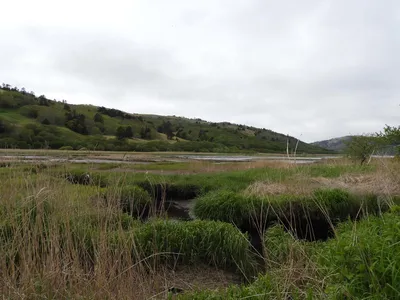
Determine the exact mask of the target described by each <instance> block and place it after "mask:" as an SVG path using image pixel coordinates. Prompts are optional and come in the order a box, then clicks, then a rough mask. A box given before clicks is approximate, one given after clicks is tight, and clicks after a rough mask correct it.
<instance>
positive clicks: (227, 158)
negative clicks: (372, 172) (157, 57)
mask: <svg viewBox="0 0 400 300" xmlns="http://www.w3.org/2000/svg"><path fill="white" fill-rule="evenodd" d="M331 158H337V156H318V157H301V156H298V157H286V156H251V155H196V154H185V155H168V156H163V157H162V158H160V157H158V158H157V157H155V158H152V159H151V160H149V161H144V160H141V159H140V160H139V159H137V160H136V159H135V158H134V157H132V156H131V157H129V159H110V158H90V157H84V156H83V157H72V158H69V157H66V156H49V155H1V156H0V161H19V162H33V161H37V162H56V163H57V162H70V163H88V164H90V163H95V164H99V163H119V164H149V163H152V162H160V161H163V162H185V161H191V160H194V161H212V162H216V163H224V162H252V161H266V160H271V161H282V162H288V163H296V164H304V163H315V162H317V161H321V160H324V159H331Z"/></svg>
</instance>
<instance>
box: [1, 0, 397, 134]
mask: <svg viewBox="0 0 400 300" xmlns="http://www.w3.org/2000/svg"><path fill="white" fill-rule="evenodd" d="M120 2H121V3H119V4H120V5H121V7H122V8H121V11H122V9H123V7H126V10H124V11H123V14H122V16H121V19H118V17H113V16H111V15H110V16H108V15H107V18H104V22H102V21H101V20H102V18H101V16H96V25H98V27H95V26H89V25H87V24H86V23H82V26H81V28H79V26H78V25H79V24H80V23H78V24H74V25H76V26H74V27H69V26H68V24H64V23H60V24H56V26H54V27H53V26H51V27H50V26H44V25H43V24H39V25H36V26H33V25H32V24H25V25H24V26H22V27H18V28H17V27H15V28H14V31H15V32H14V34H16V35H18V36H21V39H24V40H25V41H29V43H25V44H24V45H26V44H29V48H28V47H27V48H23V47H22V48H21V45H19V44H18V43H16V42H15V39H12V38H11V36H12V35H10V37H9V38H8V39H7V38H6V39H3V40H0V49H7V50H6V51H4V50H2V53H1V54H2V57H6V58H7V62H6V63H5V64H4V65H3V66H4V67H3V68H2V69H1V70H0V76H1V77H4V79H3V78H2V80H3V81H7V80H11V81H13V82H17V83H18V84H23V85H25V86H27V87H28V88H30V87H31V86H32V89H34V88H37V89H39V90H40V91H38V93H45V94H46V95H47V93H49V94H52V95H54V97H63V98H67V99H68V100H71V101H79V102H88V101H89V102H91V103H93V104H99V105H108V106H113V107H117V108H120V109H124V110H128V111H131V112H141V113H160V114H170V115H181V116H187V117H201V118H203V119H207V120H210V121H235V122H239V123H247V124H249V125H256V126H259V127H265V128H270V129H272V130H276V131H278V132H282V133H288V134H291V135H295V136H298V137H301V138H302V139H304V140H306V141H313V140H320V139H324V138H330V137H335V136H339V135H347V134H349V133H352V134H356V133H362V132H369V131H377V130H380V129H381V127H383V126H384V124H385V123H391V122H392V124H393V122H398V121H397V119H396V116H397V115H398V109H399V106H398V104H399V103H396V102H398V95H399V92H400V87H399V86H398V70H399V68H400V58H399V56H398V53H399V52H400V36H399V35H398V34H397V31H398V28H399V25H400V17H399V16H400V4H399V3H398V2H397V1H392V0H390V1H389V0H388V1H384V3H382V2H377V1H372V0H370V1H361V0H357V1H351V2H349V1H344V0H336V1H333V0H326V1H315V0H307V1H281V2H276V1H261V0H251V1H250V0H246V1H244V0H237V1H225V0H224V1H218V2H216V1H202V2H198V3H189V2H186V1H170V2H168V4H167V3H165V2H162V1H156V0H154V1H149V2H147V1H144V2H138V3H140V5H139V6H138V7H139V8H140V9H141V10H140V12H137V11H133V10H132V11H131V10H130V9H131V8H132V7H131V6H130V5H128V4H126V3H127V2H126V3H124V2H123V1H120ZM130 14H134V16H135V17H132V18H129V16H130ZM82 15H84V13H83V12H82ZM88 19H90V14H89V15H88ZM117 19H118V20H117ZM114 21H115V24H117V25H115V26H114ZM117 21H118V22H117ZM60 22H61V21H60ZM71 22H73V20H71ZM77 22H78V21H77ZM80 22H81V21H80ZM0 25H1V21H0ZM113 26H114V27H113ZM0 33H1V30H0ZM2 43H8V44H7V45H8V47H4V45H6V44H4V45H3V44H2ZM34 75H36V76H34ZM13 82H11V83H13ZM57 91H58V92H57ZM49 96H50V95H49ZM86 99H87V100H86ZM85 100H86V101H85ZM396 110H397V114H396ZM393 125H396V123H394V124H393Z"/></svg>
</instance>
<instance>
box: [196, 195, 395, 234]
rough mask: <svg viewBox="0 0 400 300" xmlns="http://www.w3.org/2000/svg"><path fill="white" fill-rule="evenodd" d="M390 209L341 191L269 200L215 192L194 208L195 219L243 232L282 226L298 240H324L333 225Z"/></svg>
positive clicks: (374, 199) (374, 198) (376, 200)
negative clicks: (277, 225) (232, 225)
mask: <svg viewBox="0 0 400 300" xmlns="http://www.w3.org/2000/svg"><path fill="white" fill-rule="evenodd" d="M388 208H389V205H388V204H387V202H386V200H385V199H381V198H378V197H377V196H374V195H352V194H349V193H348V192H347V191H344V190H340V189H319V190H316V191H315V192H314V193H313V195H312V196H309V197H305V196H291V195H280V196H271V197H268V198H259V197H252V196H245V195H243V194H238V193H233V192H230V191H224V190H222V191H216V192H211V193H208V194H206V195H204V196H202V197H200V198H198V200H197V202H196V203H195V206H194V210H193V212H194V214H195V216H196V217H197V218H200V219H208V220H219V221H224V222H230V223H233V224H235V225H236V226H238V227H239V228H241V229H242V230H250V231H254V230H258V231H260V230H261V231H264V229H265V228H267V227H268V226H270V225H271V224H274V223H281V224H283V225H285V227H286V228H288V229H290V230H292V231H293V232H294V233H296V234H297V235H298V236H299V237H301V238H308V239H320V238H327V237H328V233H329V231H331V230H332V228H333V225H335V224H337V223H338V222H341V221H345V220H347V219H348V218H352V219H355V218H359V217H362V216H365V215H368V214H377V213H380V212H382V211H386V210H387V209H388Z"/></svg>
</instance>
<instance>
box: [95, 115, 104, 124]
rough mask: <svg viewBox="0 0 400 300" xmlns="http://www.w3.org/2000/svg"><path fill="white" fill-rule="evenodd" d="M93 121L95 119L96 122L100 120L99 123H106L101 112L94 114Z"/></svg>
mask: <svg viewBox="0 0 400 300" xmlns="http://www.w3.org/2000/svg"><path fill="white" fill-rule="evenodd" d="M93 121H95V122H96V123H97V122H98V123H101V124H104V119H103V116H102V115H101V114H99V113H96V114H95V115H94V117H93Z"/></svg>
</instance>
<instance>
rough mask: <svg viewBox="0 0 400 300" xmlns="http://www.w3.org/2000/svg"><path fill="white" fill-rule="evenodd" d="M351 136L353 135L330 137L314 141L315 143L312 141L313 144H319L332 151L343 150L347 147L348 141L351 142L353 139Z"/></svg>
mask: <svg viewBox="0 0 400 300" xmlns="http://www.w3.org/2000/svg"><path fill="white" fill-rule="evenodd" d="M351 138H352V136H350V135H348V136H342V137H338V138H333V139H329V140H324V141H318V142H314V143H311V145H314V146H318V147H321V148H325V149H328V150H332V151H338V152H341V151H344V150H345V149H346V143H347V142H349V141H350V140H351Z"/></svg>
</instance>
